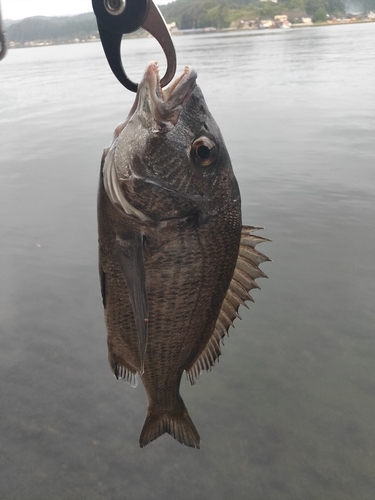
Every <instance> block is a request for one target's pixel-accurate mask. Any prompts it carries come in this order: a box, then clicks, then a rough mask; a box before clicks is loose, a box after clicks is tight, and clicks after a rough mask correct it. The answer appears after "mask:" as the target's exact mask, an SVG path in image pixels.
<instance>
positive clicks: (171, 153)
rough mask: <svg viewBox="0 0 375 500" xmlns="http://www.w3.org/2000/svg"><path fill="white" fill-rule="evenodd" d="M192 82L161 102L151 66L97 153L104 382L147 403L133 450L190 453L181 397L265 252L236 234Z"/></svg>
mask: <svg viewBox="0 0 375 500" xmlns="http://www.w3.org/2000/svg"><path fill="white" fill-rule="evenodd" d="M196 76H197V75H196V73H195V71H194V70H193V69H190V68H185V71H184V72H183V74H182V75H181V76H180V77H179V78H177V79H176V80H175V81H174V82H173V83H172V84H171V85H170V86H169V87H168V88H167V89H164V90H162V89H161V87H160V83H159V72H158V66H157V64H156V63H151V64H150V65H149V66H148V68H147V70H146V73H145V75H144V77H143V80H142V82H141V83H140V85H139V88H138V92H137V96H136V99H135V102H134V105H133V107H132V109H131V111H130V113H129V116H128V118H127V119H126V121H125V122H124V123H122V124H121V125H119V126H118V127H117V128H116V130H115V133H114V137H113V141H112V143H111V145H110V146H109V147H108V148H106V149H105V150H104V153H103V158H102V164H101V171H100V184H99V195H98V224H99V272H100V282H101V291H102V296H103V305H104V311H105V321H106V326H107V333H108V353H109V362H110V365H111V367H112V370H113V373H114V375H115V376H116V377H117V378H118V379H124V380H125V381H126V382H128V383H129V384H130V385H133V386H135V385H136V383H137V376H139V377H140V378H141V380H142V383H143V385H144V387H145V389H146V391H147V395H148V408H147V416H146V420H145V423H144V426H143V429H142V432H141V436H140V445H141V447H143V446H145V445H146V444H148V443H149V442H150V441H153V440H154V439H156V438H157V437H159V436H160V435H162V434H164V433H166V432H167V433H169V434H170V435H172V436H173V437H174V438H175V439H177V440H178V441H179V442H180V443H183V444H186V445H187V446H192V447H196V448H199V444H200V437H199V434H198V432H197V430H196V428H195V426H194V424H193V422H192V420H191V418H190V416H189V414H188V411H187V409H186V407H185V405H184V402H183V400H182V398H181V396H180V393H179V387H180V380H181V376H182V374H183V372H184V371H186V373H187V376H188V378H189V380H190V382H191V383H192V384H194V383H195V382H196V380H197V378H198V377H199V373H200V372H201V371H202V370H208V369H210V368H211V367H212V366H213V365H214V363H215V360H216V359H217V358H218V357H219V355H220V353H221V351H220V341H221V339H222V338H223V337H224V335H225V334H226V333H227V330H228V328H229V326H230V325H231V324H232V322H233V320H234V319H235V317H236V316H238V314H237V311H238V308H239V306H240V304H245V301H246V300H249V299H250V300H251V297H250V296H249V294H248V292H249V290H250V289H252V288H255V287H256V288H258V285H257V284H256V283H255V279H256V278H258V277H262V276H265V274H264V273H263V272H262V271H261V270H260V269H259V268H258V265H259V264H260V263H262V262H264V261H267V260H269V259H268V258H267V257H266V256H264V255H263V254H261V253H260V252H258V251H257V250H256V249H255V246H256V245H257V244H258V243H260V242H262V241H265V239H264V238H261V237H259V236H256V235H254V234H253V232H254V231H255V230H256V228H254V227H248V226H242V222H241V199H240V193H239V188H238V184H237V181H236V178H235V176H234V173H233V170H232V166H231V162H230V158H229V155H228V152H227V149H226V147H225V144H224V140H223V138H222V136H221V133H220V130H219V128H218V126H217V125H216V123H215V121H214V119H213V118H212V116H211V114H210V112H209V110H208V108H207V105H206V103H205V101H204V98H203V95H202V92H201V90H200V88H199V87H198V86H197V84H196Z"/></svg>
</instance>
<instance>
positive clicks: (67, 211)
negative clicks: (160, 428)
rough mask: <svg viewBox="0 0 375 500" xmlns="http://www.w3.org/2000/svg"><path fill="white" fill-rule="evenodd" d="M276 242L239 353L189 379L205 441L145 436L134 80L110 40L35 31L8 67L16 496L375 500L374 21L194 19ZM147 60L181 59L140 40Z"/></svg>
mask: <svg viewBox="0 0 375 500" xmlns="http://www.w3.org/2000/svg"><path fill="white" fill-rule="evenodd" d="M175 43H176V46H177V53H178V57H179V63H180V68H181V69H182V68H183V66H184V65H185V64H192V65H194V66H195V67H196V69H197V70H198V74H199V78H198V82H199V84H200V86H201V87H202V90H203V92H204V94H205V97H206V100H207V102H208V105H209V107H210V110H211V112H212V113H213V115H214V116H215V118H216V120H217V122H218V123H219V125H220V127H221V130H222V132H223V135H224V137H225V139H226V143H227V146H228V149H229V151H230V153H231V157H232V162H233V165H234V169H235V171H236V175H237V178H238V180H239V184H240V187H241V192H242V198H243V212H244V214H243V218H244V223H246V224H254V225H262V226H265V228H266V230H265V231H263V233H264V234H263V235H264V236H266V237H269V238H271V239H272V240H273V243H272V244H267V245H264V248H263V249H262V250H263V251H264V252H265V253H266V254H267V255H269V256H270V257H271V258H272V259H273V263H272V264H268V265H267V264H266V265H264V266H263V268H264V270H265V271H266V272H267V274H268V275H269V276H270V279H269V280H268V281H263V282H262V285H263V286H262V288H263V290H262V291H261V292H256V293H254V298H255V299H256V303H255V304H251V305H250V310H249V311H247V310H245V311H242V312H241V315H242V317H243V321H242V322H237V323H236V328H235V330H231V332H230V338H229V339H227V340H226V342H225V347H224V348H223V356H222V358H221V360H220V363H219V364H218V365H217V366H215V368H214V369H213V370H212V372H210V373H209V374H207V375H205V374H204V375H202V376H201V378H200V381H199V383H198V384H197V385H196V386H194V387H190V386H189V384H188V383H187V382H186V381H184V383H183V384H182V393H183V397H184V400H185V402H186V405H187V407H188V408H189V412H190V414H191V417H192V418H193V420H194V422H195V423H196V425H197V428H198V429H199V432H200V434H201V437H202V448H201V450H200V451H197V450H191V449H188V448H186V447H182V446H180V445H179V444H178V443H177V442H175V441H173V440H172V438H170V437H169V436H164V437H162V438H160V439H158V440H157V441H155V442H154V443H152V444H151V445H149V446H148V447H146V448H145V449H143V450H141V449H139V447H138V436H139V432H140V429H141V427H142V421H143V418H144V411H145V404H146V396H145V394H144V392H143V389H142V387H140V386H139V387H138V388H137V389H136V390H132V389H130V388H129V387H127V386H125V385H123V384H121V383H119V382H117V383H116V382H115V381H114V379H113V378H112V376H111V374H110V370H109V367H108V366H107V359H106V356H107V354H106V339H105V328H104V323H103V318H102V307H101V301H100V294H99V285H98V278H97V264H96V254H97V250H96V245H97V235H96V213H95V212H96V186H97V178H98V172H99V162H100V156H101V151H102V149H103V147H104V146H106V145H107V144H108V143H109V140H110V137H111V134H112V131H113V129H114V127H115V125H116V124H117V123H118V122H120V121H121V120H123V119H124V117H125V116H126V114H127V111H128V110H129V108H130V106H131V103H132V101H133V98H134V96H133V95H132V94H130V93H129V92H127V91H125V90H123V89H122V88H121V86H120V85H119V84H118V83H117V82H116V80H115V79H114V77H113V76H112V75H111V74H110V71H109V69H108V67H107V64H106V61H105V60H104V56H103V54H102V49H101V46H100V44H87V45H71V46H56V47H42V48H38V49H19V50H12V51H10V52H9V54H8V57H7V58H6V59H5V60H4V61H2V63H1V64H2V66H1V77H0V94H1V110H2V113H1V116H0V126H1V129H0V130H1V134H0V147H1V157H2V161H1V165H0V179H1V184H0V217H1V219H0V233H1V239H0V241H1V246H0V276H1V283H2V287H1V294H0V328H1V337H0V357H1V362H0V377H1V378H0V380H1V382H0V384H1V385H0V387H1V405H0V415H1V418H0V426H1V433H0V434H1V447H0V450H1V452H0V470H1V481H0V496H1V498H4V499H17V500H20V499H30V498H48V499H51V500H52V499H69V500H70V499H82V498H91V499H94V500H95V499H102V498H114V499H115V498H125V497H126V498H129V499H132V500H138V499H143V498H145V497H146V496H147V498H150V499H160V498H163V499H169V498H170V499H174V498H176V497H179V498H193V497H194V498H210V497H215V498H217V499H224V498H225V499H226V498H236V499H248V498H254V499H258V498H259V499H261V498H262V499H263V498H266V499H268V500H279V499H283V500H284V499H285V500H290V499H298V500H300V499H301V498H303V499H304V500H308V499H314V500H315V499H316V500H318V499H319V500H320V499H322V498H324V499H328V498H329V499H334V500H336V499H337V500H345V499H350V500H352V499H353V498H356V499H357V498H358V499H361V500H365V499H372V498H373V492H374V489H375V475H374V468H373V454H374V452H375V443H374V435H375V433H374V430H375V429H374V419H373V415H374V411H375V363H374V358H375V342H374V320H375V312H374V307H373V304H374V293H375V285H374V283H375V271H374V265H373V255H374V244H375V236H374V230H373V229H374V222H373V221H374V220H375V213H374V212H375V208H374V203H373V200H374V186H375V173H374V159H375V152H374V141H373V138H374V133H375V120H374V116H375V101H374V99H373V89H374V88H375V75H374V65H373V64H372V63H371V59H372V58H373V47H374V43H375V33H374V27H373V25H355V26H338V27H327V28H313V29H300V30H298V29H293V30H289V31H288V32H286V33H285V32H273V33H262V34H253V33H235V34H225V35H217V34H213V35H206V36H189V37H178V38H176V39H175ZM123 45H124V47H123V50H124V57H126V61H127V69H128V68H129V75H130V76H131V77H132V78H134V79H139V78H140V75H141V73H142V70H143V68H144V67H145V66H146V64H147V62H148V61H149V60H153V59H155V58H157V59H159V60H161V57H162V56H161V54H160V52H159V49H158V47H157V44H156V42H155V43H154V41H153V40H150V39H144V40H128V41H127V43H126V44H125V43H124V44H123Z"/></svg>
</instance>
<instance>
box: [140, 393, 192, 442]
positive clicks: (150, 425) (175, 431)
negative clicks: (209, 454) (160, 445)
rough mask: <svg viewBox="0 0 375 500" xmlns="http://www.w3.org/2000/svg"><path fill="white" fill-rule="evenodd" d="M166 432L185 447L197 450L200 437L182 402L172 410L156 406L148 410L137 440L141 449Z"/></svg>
mask: <svg viewBox="0 0 375 500" xmlns="http://www.w3.org/2000/svg"><path fill="white" fill-rule="evenodd" d="M166 432H167V433H168V434H170V435H171V436H172V437H174V438H175V439H177V441H179V442H180V443H182V444H185V445H186V446H190V447H192V448H199V443H200V436H199V434H198V431H197V429H196V428H195V425H194V424H193V421H192V420H191V418H190V416H189V413H188V411H187V408H186V406H185V405H184V403H183V401H182V400H181V402H180V403H179V404H178V406H177V407H176V408H174V409H172V410H166V409H164V408H160V407H158V406H156V405H154V406H150V407H149V408H148V412H147V417H146V420H145V423H144V425H143V429H142V432H141V436H140V438H139V444H140V445H141V448H143V447H144V446H146V444H148V443H151V441H154V439H156V438H158V437H159V436H161V435H162V434H164V433H166Z"/></svg>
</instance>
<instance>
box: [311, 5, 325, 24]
mask: <svg viewBox="0 0 375 500" xmlns="http://www.w3.org/2000/svg"><path fill="white" fill-rule="evenodd" d="M313 21H314V22H317V23H322V22H324V21H327V11H326V10H325V8H324V7H319V8H318V9H317V11H316V12H315V14H314V17H313Z"/></svg>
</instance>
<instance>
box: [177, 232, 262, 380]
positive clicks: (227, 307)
mask: <svg viewBox="0 0 375 500" xmlns="http://www.w3.org/2000/svg"><path fill="white" fill-rule="evenodd" d="M259 229H262V228H260V227H252V226H243V227H242V231H241V241H240V248H239V252H238V258H237V263H236V268H235V270H234V273H233V277H232V280H231V282H230V285H229V288H228V290H227V293H226V295H225V298H224V300H223V303H222V306H221V309H220V312H219V316H218V318H217V320H216V324H215V328H214V331H213V333H212V336H211V338H210V339H209V341H208V342H207V344H206V347H205V348H204V350H203V351H202V352H201V354H200V355H199V357H198V358H197V359H196V361H195V362H194V364H193V365H192V366H191V368H189V369H188V370H187V371H186V375H187V377H188V379H189V380H190V383H191V384H192V385H193V384H195V383H196V381H197V379H198V377H199V374H200V372H201V371H203V370H210V369H211V367H212V366H213V365H214V364H215V361H216V360H217V359H218V357H219V356H220V354H221V347H220V341H221V340H222V339H223V337H224V336H225V335H226V334H227V333H228V328H229V327H230V326H231V325H232V326H233V321H234V320H235V318H236V317H240V316H239V314H238V308H239V307H240V305H244V306H246V307H247V305H246V301H247V300H251V301H252V302H254V300H253V298H252V297H251V295H249V293H248V292H249V291H250V290H252V289H253V288H260V287H259V285H258V284H257V283H256V282H255V279H257V278H267V276H266V274H264V272H263V271H261V270H260V269H259V267H258V265H259V264H261V263H262V262H267V261H270V259H269V258H268V257H266V256H265V255H264V254H262V253H260V252H258V250H256V249H255V247H256V245H258V243H263V242H265V241H270V240H268V239H267V238H262V237H261V236H256V235H253V234H252V233H253V232H254V231H257V230H259Z"/></svg>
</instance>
